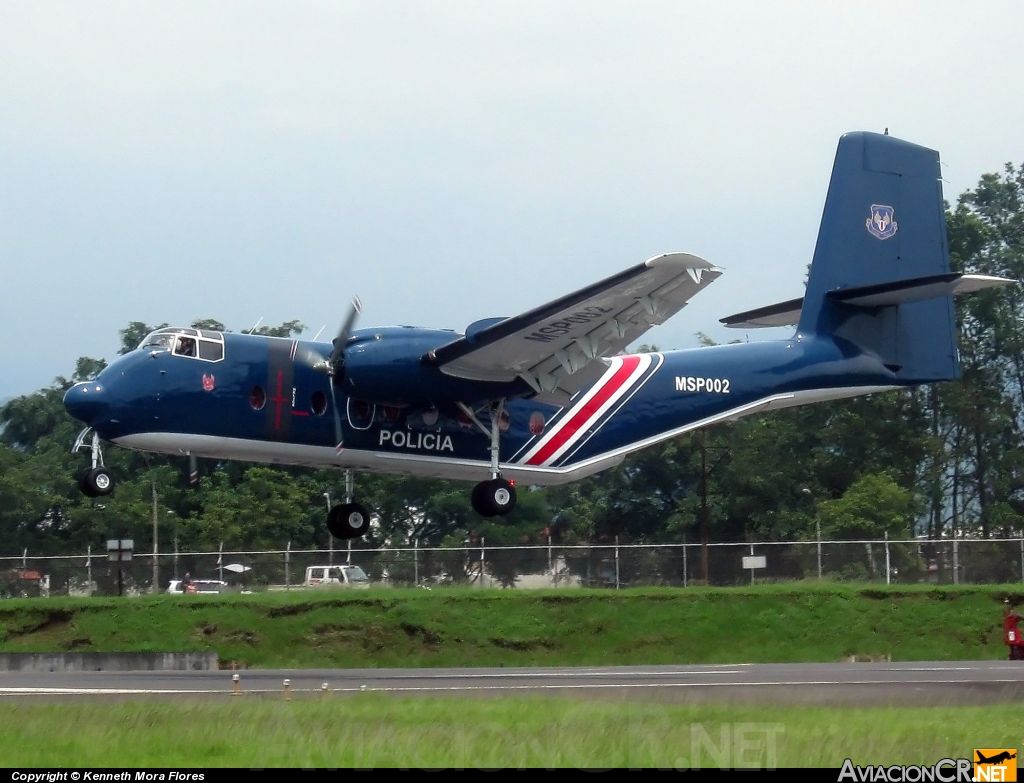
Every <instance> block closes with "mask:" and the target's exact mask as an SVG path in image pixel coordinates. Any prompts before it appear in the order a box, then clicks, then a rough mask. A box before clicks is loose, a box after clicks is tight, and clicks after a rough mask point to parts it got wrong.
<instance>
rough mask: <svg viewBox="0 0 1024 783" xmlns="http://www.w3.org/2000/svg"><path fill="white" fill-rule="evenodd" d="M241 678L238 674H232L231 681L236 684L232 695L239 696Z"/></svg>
mask: <svg viewBox="0 0 1024 783" xmlns="http://www.w3.org/2000/svg"><path fill="white" fill-rule="evenodd" d="M239 679H240V678H239V676H238V675H237V674H232V675H231V682H232V684H233V686H234V689H233V690H232V692H231V695H232V696H237V695H238V694H239V693H240V691H239V690H238V688H239Z"/></svg>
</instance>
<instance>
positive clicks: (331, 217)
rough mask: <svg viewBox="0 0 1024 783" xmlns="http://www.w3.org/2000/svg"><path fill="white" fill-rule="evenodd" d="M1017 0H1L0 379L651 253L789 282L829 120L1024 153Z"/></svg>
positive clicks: (778, 285) (372, 310)
mask: <svg viewBox="0 0 1024 783" xmlns="http://www.w3.org/2000/svg"><path fill="white" fill-rule="evenodd" d="M1022 29H1024V4H1022V3H1021V2H1019V0H1010V1H1007V2H984V3H976V4H970V5H967V4H964V3H962V2H937V0H928V2H898V1H897V2H891V1H890V2H869V1H866V0H865V1H862V2H845V3H823V2H820V0H816V1H815V2H770V3H769V2H723V1H722V0H715V1H714V2H706V3H699V2H682V1H681V0H676V1H675V2H644V1H643V0H627V1H626V2H615V3H613V2H598V1H597V0H587V1H586V2H557V1H555V0H545V1H544V2H496V1H490V0H473V1H472V2H441V1H440V0H431V1H430V2H385V1H383V0H371V1H370V2H329V3H328V2H325V3H318V2H299V1H298V0H288V2H276V3H259V2H251V1H247V2H238V3H234V2H215V1H213V0H207V1H206V2H202V3H190V2H182V1H181V0H178V1H176V2H174V3H160V2H147V3H138V2H124V3H112V2H99V1H98V0H93V1H92V2H89V3H81V2H69V3H54V2H41V1H40V0H31V2H30V1H28V0H25V1H24V2H17V1H16V0H8V1H7V2H4V3H2V4H0V293H2V298H0V313H2V324H3V328H2V332H0V400H3V399H5V398H7V397H10V396H12V395H19V394H25V393H29V392H31V391H34V390H36V389H38V388H41V387H43V386H46V385H48V384H49V383H51V382H52V380H53V378H54V377H55V376H57V375H65V376H70V374H71V372H72V370H73V368H74V362H75V359H76V358H77V357H79V356H92V357H103V358H107V359H108V360H109V359H111V358H113V356H114V355H115V354H116V351H117V348H118V344H119V339H118V334H117V332H118V330H119V329H121V328H123V327H124V326H125V325H127V324H128V322H130V321H133V320H138V321H143V322H146V323H149V324H158V323H161V322H165V321H166V322H170V323H173V324H187V323H189V322H190V321H192V320H194V319H196V318H217V319H219V320H221V321H224V322H225V323H226V324H227V325H228V328H230V329H232V330H241V329H245V328H248V327H250V326H252V325H254V324H255V323H256V321H257V320H258V319H260V318H262V319H263V323H265V324H277V323H281V322H282V321H285V320H290V319H299V320H300V321H302V322H303V323H305V324H306V325H307V326H308V327H309V330H308V331H307V333H306V336H307V337H310V338H311V337H312V336H313V335H314V334H315V333H316V332H317V331H319V330H320V328H321V327H323V326H326V329H325V330H324V334H323V336H322V337H321V339H326V340H329V339H330V338H331V337H332V336H333V334H334V332H335V331H336V330H337V328H338V326H339V323H340V321H341V320H342V317H343V315H344V312H345V310H346V307H347V302H348V301H349V299H350V298H351V296H352V295H353V294H358V295H359V296H360V297H361V299H362V302H363V305H364V311H363V316H362V319H361V322H360V324H359V326H373V325H390V324H413V325H420V326H436V327H447V328H455V329H459V330H461V329H463V328H464V327H465V326H466V325H467V324H469V323H470V322H472V321H474V320H476V319H479V318H485V317H492V316H509V315H514V314H516V313H518V312H521V311H523V310H525V309H528V308H531V307H534V306H536V305H538V304H541V303H543V302H545V301H547V300H549V299H553V298H555V297H557V296H560V295H562V294H565V293H568V292H570V291H572V290H574V289H576V288H579V287H581V286H584V285H587V284H589V283H591V282H594V281H596V280H599V279H601V278H603V277H606V276H608V275H611V274H614V273H615V272H618V271H620V270H622V269H624V268H626V267H628V266H631V265H633V264H636V263H639V262H641V261H643V260H645V259H646V258H649V257H650V256H653V255H657V254H659V253H663V252H668V251H689V252H692V253H696V254H697V255H700V256H702V257H704V258H706V259H708V260H709V261H712V262H714V263H715V264H717V265H718V266H720V267H722V268H724V270H725V274H724V275H723V276H722V277H721V278H720V279H719V280H718V281H716V282H715V283H714V284H713V285H712V286H711V287H710V288H709V289H708V290H707V291H705V292H704V293H702V294H701V295H700V296H699V297H697V298H696V299H694V300H693V301H692V302H691V303H690V305H689V306H688V307H686V308H685V310H684V311H683V312H681V313H679V314H678V315H677V316H675V317H674V318H673V319H671V320H670V321H669V322H668V323H667V324H665V325H663V326H661V327H658V328H656V329H654V330H652V331H650V332H648V334H647V336H646V338H645V341H647V342H654V343H656V344H657V345H658V346H659V347H661V348H663V349H669V348H685V347H690V346H693V345H695V344H696V338H695V334H696V333H697V332H698V331H701V330H703V331H706V332H707V333H708V334H710V335H711V336H712V337H713V338H714V339H716V340H719V341H726V340H729V339H736V338H737V337H739V338H740V339H747V338H748V337H749V339H751V340H755V339H766V338H780V337H784V336H786V334H787V332H786V331H785V330H778V329H773V330H758V331H753V332H751V333H749V335H747V334H745V333H743V332H736V331H734V330H727V329H723V328H721V327H720V325H719V324H718V319H719V318H722V317H723V316H726V315H729V314H731V313H733V312H737V311H740V310H745V309H749V308H752V307H757V306H760V305H766V304H770V303H773V302H776V301H779V300H783V299H788V298H791V297H795V296H800V295H801V294H802V291H803V289H802V281H803V276H804V272H805V269H806V265H807V263H808V262H809V261H810V257H811V253H812V250H813V247H814V241H815V236H816V233H817V225H818V221H819V219H820V216H821V208H822V204H823V201H824V197H825V190H826V187H827V185H828V178H829V175H830V172H831V166H832V159H833V157H834V155H835V148H836V143H837V141H838V139H839V136H840V135H841V134H842V133H844V132H846V131H852V130H873V131H879V132H880V131H882V130H883V128H885V127H888V128H889V130H890V133H891V134H892V135H894V136H898V137H900V138H904V139H907V140H909V141H913V142H916V143H919V144H923V145H926V146H929V147H932V148H933V149H937V150H939V152H940V154H941V156H942V160H943V163H944V166H943V172H944V177H945V180H946V183H945V185H944V187H945V193H946V197H947V199H949V200H950V201H955V199H956V197H957V196H958V195H959V194H960V193H961V192H962V191H964V190H965V189H967V188H970V187H972V186H974V185H975V184H976V182H977V180H978V177H979V176H980V175H981V174H983V173H986V172H991V171H999V170H1001V168H1002V166H1003V164H1004V163H1006V162H1010V161H1012V162H1014V163H1016V164H1020V163H1022V162H1024V100H1022V96H1024V47H1022V46H1021V45H1020V38H1019V37H1020V31H1021V30H1022Z"/></svg>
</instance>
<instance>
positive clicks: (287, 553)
mask: <svg viewBox="0 0 1024 783" xmlns="http://www.w3.org/2000/svg"><path fill="white" fill-rule="evenodd" d="M291 587H292V542H291V541H289V542H288V546H286V547H285V549H284V589H285V590H290V589H291Z"/></svg>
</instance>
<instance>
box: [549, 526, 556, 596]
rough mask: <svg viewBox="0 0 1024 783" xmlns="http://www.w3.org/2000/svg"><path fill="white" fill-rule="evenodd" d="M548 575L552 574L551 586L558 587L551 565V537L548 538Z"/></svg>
mask: <svg viewBox="0 0 1024 783" xmlns="http://www.w3.org/2000/svg"><path fill="white" fill-rule="evenodd" d="M548 573H549V574H551V586H552V587H554V586H555V585H556V582H555V571H554V568H553V567H552V565H551V536H548Z"/></svg>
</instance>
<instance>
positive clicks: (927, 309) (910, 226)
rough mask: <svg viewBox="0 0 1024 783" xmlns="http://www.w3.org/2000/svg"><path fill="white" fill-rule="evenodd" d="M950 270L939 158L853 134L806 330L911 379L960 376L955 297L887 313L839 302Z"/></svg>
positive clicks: (844, 146)
mask: <svg viewBox="0 0 1024 783" xmlns="http://www.w3.org/2000/svg"><path fill="white" fill-rule="evenodd" d="M949 272H950V268H949V251H948V246H947V242H946V219H945V207H944V204H943V200H942V183H941V181H940V170H939V154H938V153H937V152H935V151H934V150H930V149H927V148H926V147H920V146H917V145H916V144H910V143H908V142H905V141H901V140H899V139H896V138H894V137H892V136H883V135H880V134H877V133H848V134H846V135H845V136H843V137H842V138H841V139H840V140H839V149H838V150H837V152H836V159H835V165H834V166H833V169H832V180H831V182H830V183H829V188H828V196H827V197H826V199H825V209H824V212H823V214H822V218H821V227H820V229H819V232H818V242H817V245H816V246H815V249H814V259H813V261H812V263H811V270H810V275H809V278H808V281H807V292H806V294H805V296H804V300H803V305H802V308H801V311H800V322H799V327H798V332H799V333H800V334H802V335H807V336H809V335H813V334H818V335H830V336H833V337H834V338H835V339H836V340H837V341H846V342H848V343H850V344H852V345H853V346H855V347H856V348H857V349H858V350H860V351H864V352H866V353H871V354H874V355H876V356H878V357H879V358H880V359H881V360H882V361H883V362H884V363H885V364H886V365H887V366H888V367H889V368H890V370H892V371H893V372H894V373H896V376H897V378H898V379H899V380H901V381H906V382H913V381H928V380H944V379H952V378H956V377H957V376H958V363H957V349H956V321H955V317H954V311H953V298H952V296H942V297H938V298H934V299H929V300H926V301H915V302H904V303H899V304H890V305H886V306H878V307H865V306H863V305H859V306H858V305H853V304H850V303H845V302H843V301H841V300H840V299H839V298H838V297H836V296H834V295H835V294H836V293H837V292H840V291H843V290H845V289H850V288H863V287H866V286H885V285H888V284H893V283H898V282H900V281H904V280H913V279H915V278H927V277H932V276H937V275H945V274H948V273H949Z"/></svg>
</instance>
